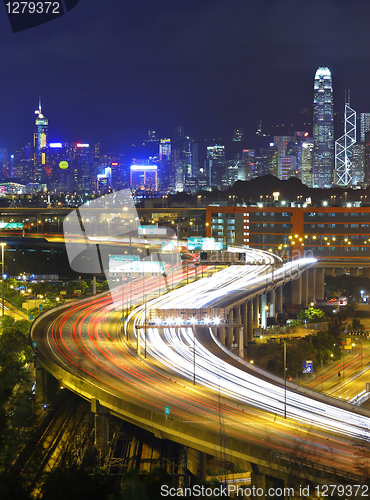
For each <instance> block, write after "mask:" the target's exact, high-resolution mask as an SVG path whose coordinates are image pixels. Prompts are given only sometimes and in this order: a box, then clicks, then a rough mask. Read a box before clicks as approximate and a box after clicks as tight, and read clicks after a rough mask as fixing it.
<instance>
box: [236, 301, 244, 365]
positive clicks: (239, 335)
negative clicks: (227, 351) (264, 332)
mask: <svg viewBox="0 0 370 500" xmlns="http://www.w3.org/2000/svg"><path fill="white" fill-rule="evenodd" d="M243 306H244V304H243ZM242 312H243V308H242V306H241V305H238V306H236V308H235V311H234V317H235V318H236V320H235V321H236V323H238V325H239V326H237V327H236V328H235V331H234V334H235V339H236V342H237V344H238V355H239V356H240V357H241V358H244V322H243V321H242V320H243V314H242Z"/></svg>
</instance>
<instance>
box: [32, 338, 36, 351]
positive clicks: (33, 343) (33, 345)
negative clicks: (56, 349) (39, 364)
mask: <svg viewBox="0 0 370 500" xmlns="http://www.w3.org/2000/svg"><path fill="white" fill-rule="evenodd" d="M32 347H33V348H34V349H36V347H37V340H33V341H32Z"/></svg>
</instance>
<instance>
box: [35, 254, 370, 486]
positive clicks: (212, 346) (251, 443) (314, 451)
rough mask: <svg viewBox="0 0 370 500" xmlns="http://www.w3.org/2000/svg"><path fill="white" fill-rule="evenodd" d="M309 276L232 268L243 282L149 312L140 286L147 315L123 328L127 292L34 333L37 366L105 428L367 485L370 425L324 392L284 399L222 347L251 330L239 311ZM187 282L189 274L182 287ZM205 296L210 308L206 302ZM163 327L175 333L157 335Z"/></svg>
mask: <svg viewBox="0 0 370 500" xmlns="http://www.w3.org/2000/svg"><path fill="white" fill-rule="evenodd" d="M311 265H312V262H303V261H302V262H296V263H292V264H291V265H290V267H285V268H284V267H282V268H279V269H275V270H274V271H273V273H274V276H273V277H272V271H271V264H270V263H268V262H267V260H266V266H265V268H264V269H262V268H261V267H258V270H257V271H256V268H255V267H254V271H253V272H251V270H250V269H249V270H248V266H240V268H239V269H237V267H238V266H233V267H232V269H235V271H233V272H234V273H235V275H233V274H232V273H231V274H230V271H228V269H225V270H224V271H221V272H219V273H216V274H215V275H214V276H212V277H210V278H204V279H203V280H199V281H197V282H196V283H195V284H189V285H187V286H185V287H182V288H181V289H177V290H174V291H173V292H170V293H168V294H165V295H163V296H161V297H159V298H157V299H152V300H149V301H148V302H147V303H146V304H145V305H144V304H142V305H141V306H140V303H141V302H142V280H137V283H136V286H137V289H136V292H134V293H133V303H134V305H137V306H138V307H137V308H136V309H135V310H134V311H133V312H132V313H131V314H130V315H129V316H128V318H127V320H126V321H125V322H124V325H125V327H124V328H122V321H121V313H120V312H119V311H116V310H115V307H114V303H117V300H118V301H119V300H122V303H123V302H124V301H125V300H127V293H126V294H124V293H123V291H122V289H121V288H117V289H116V290H114V291H113V292H112V293H113V294H114V295H115V297H114V300H112V297H111V296H110V295H101V296H98V297H93V298H91V299H87V300H83V301H79V302H76V303H74V304H73V305H69V306H64V307H61V308H58V309H55V310H52V311H50V312H48V313H45V314H44V315H42V316H40V317H39V318H38V319H37V320H36V321H35V322H34V324H33V325H32V329H31V338H32V340H35V341H36V342H37V359H38V362H39V363H40V364H41V365H42V366H43V367H44V368H45V369H46V370H48V371H49V372H50V373H52V374H53V375H54V376H55V377H56V378H57V379H58V380H59V382H60V385H61V386H62V387H68V388H69V389H71V390H73V391H74V392H76V393H78V394H80V395H81V396H82V397H84V398H85V399H87V400H90V401H92V402H93V404H94V407H95V409H96V412H97V416H98V418H99V415H100V413H104V408H106V409H107V410H108V411H110V412H112V413H113V414H115V415H118V416H120V417H121V418H124V419H125V420H128V421H130V422H132V423H134V424H136V425H139V426H141V427H142V428H145V429H147V430H149V431H151V432H153V433H154V434H155V435H156V436H158V437H162V438H167V439H171V440H174V441H176V442H179V443H182V444H184V445H186V446H188V447H191V448H194V449H197V450H199V451H201V452H205V453H209V454H212V455H218V456H222V457H224V458H226V459H228V460H230V461H232V462H238V463H239V464H240V466H241V467H243V468H246V469H247V470H251V471H253V472H254V473H255V472H257V471H258V472H262V473H265V474H271V475H276V474H279V475H280V476H282V477H287V476H288V474H289V468H288V467H287V466H286V464H285V462H284V461H281V460H280V461H276V460H275V458H276V457H277V456H295V457H298V458H300V459H301V460H302V463H303V462H304V463H307V464H310V466H307V465H305V466H302V467H300V469H299V471H297V474H298V475H299V477H301V478H304V479H306V480H311V481H315V482H316V483H317V482H319V481H322V482H326V481H328V478H329V480H330V481H336V482H343V481H344V479H345V478H346V477H347V476H348V478H350V477H352V475H353V478H354V480H357V481H358V480H359V479H358V478H356V477H355V474H356V464H355V458H354V445H355V444H356V443H357V442H359V441H362V440H364V439H365V440H367V439H368V437H369V425H370V418H369V417H370V414H368V413H367V412H366V411H364V410H361V409H359V408H357V407H354V406H351V405H348V404H346V403H343V402H338V401H336V400H334V399H331V398H328V397H325V396H319V395H318V394H317V393H313V392H309V391H308V392H307V393H306V394H302V392H301V390H300V389H299V388H298V387H294V386H292V385H291V384H287V387H286V388H285V387H284V384H283V381H282V380H280V379H278V378H275V379H274V378H271V377H270V378H269V377H267V374H265V373H261V372H258V371H256V370H253V369H251V367H250V365H249V364H247V363H245V362H244V360H243V356H235V355H233V356H231V355H230V352H229V351H228V350H227V349H226V347H225V346H224V344H225V336H224V331H225V330H227V335H228V336H229V335H231V332H232V334H233V336H234V340H235V338H236V337H237V335H238V333H237V332H240V330H244V328H241V325H243V324H245V322H247V323H248V321H249V319H248V306H246V307H245V308H244V310H245V311H246V318H244V319H243V317H242V318H241V321H239V319H238V317H236V318H235V321H234V316H233V317H232V318H231V317H230V311H231V310H233V309H235V307H242V305H243V304H244V303H245V301H249V300H252V301H253V300H254V299H255V297H258V295H259V294H263V293H267V292H269V291H271V290H274V289H275V288H276V286H279V287H281V286H282V285H283V283H284V282H286V281H289V280H290V279H292V278H295V281H297V278H299V277H300V276H301V275H302V273H304V272H306V271H307V269H308V268H309V267H310V266H311ZM262 267H263V266H262ZM243 273H244V274H243ZM182 278H183V275H182V272H180V273H179V274H178V275H176V276H175V279H178V280H181V279H182ZM145 287H146V295H147V297H148V296H150V295H151V294H154V293H155V289H156V287H157V278H155V279H153V280H152V281H150V280H149V282H148V283H146V285H145ZM203 287H205V288H203ZM216 289H217V294H216V293H215V292H212V290H216ZM201 290H202V292H201ZM198 292H199V293H201V296H202V297H207V300H206V301H203V302H201V301H200V298H199V295H198V296H197V295H196V294H197V293H198ZM243 296H244V302H243ZM187 297H188V298H190V297H193V300H195V301H196V303H195V304H194V303H192V302H188V299H187ZM222 297H224V299H222ZM253 297H254V298H253ZM181 299H182V300H181ZM179 300H180V303H179V302H178V301H179ZM189 300H190V299H189ZM176 301H177V302H176ZM175 305H176V307H175ZM179 305H181V308H180V307H179ZM123 306H124V304H123ZM181 309H182V310H185V309H187V311H188V317H187V318H184V315H183V316H181V315H180V316H179V318H181V319H182V321H183V323H181V322H180V320H178V323H177V324H174V323H173V322H172V323H171V321H174V320H176V318H173V319H172V320H171V321H170V320H169V318H170V314H171V315H172V313H173V312H174V311H175V310H176V311H180V313H181V312H182V311H181ZM203 310H204V311H205V310H207V311H208V317H207V318H206V317H204V316H202V315H201V314H200V315H199V317H197V315H196V314H195V316H194V317H195V318H196V319H195V321H194V320H193V319H192V318H193V316H191V315H192V314H194V311H203ZM222 310H226V311H228V312H227V313H226V315H224V316H222V315H221V314H220V312H221V311H222ZM159 311H161V314H162V316H159V315H158V316H157V314H158V312H159ZM256 311H257V309H256ZM241 312H242V311H241ZM154 315H155V316H154ZM156 318H158V320H160V321H162V322H164V323H165V322H166V321H167V324H162V325H155V324H154V323H156V322H157V319H156ZM166 318H167V319H166ZM216 318H217V319H216ZM215 319H216V321H215ZM231 320H232V321H231ZM185 321H186V322H189V323H185ZM150 323H151V324H150ZM224 329H225V330H224ZM239 335H240V334H239ZM226 344H227V341H226ZM239 354H240V353H239ZM194 374H195V376H194ZM194 382H195V383H194ZM39 397H40V396H39ZM41 397H42V395H41ZM96 401H99V404H96ZM166 406H168V407H170V416H169V417H168V416H166V415H165V414H164V409H165V407H166ZM99 408H100V409H99ZM285 414H286V417H287V418H284V415H285ZM274 457H275V458H274ZM334 457H335V464H336V466H335V469H336V470H335V471H334V470H332V469H330V470H331V472H330V474H329V476H328V475H327V474H325V473H324V472H322V471H323V468H326V470H328V468H332V466H333V458H334Z"/></svg>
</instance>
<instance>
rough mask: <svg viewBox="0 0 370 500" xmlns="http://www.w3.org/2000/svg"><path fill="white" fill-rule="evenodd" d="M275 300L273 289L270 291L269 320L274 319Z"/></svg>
mask: <svg viewBox="0 0 370 500" xmlns="http://www.w3.org/2000/svg"><path fill="white" fill-rule="evenodd" d="M275 300H276V292H275V288H273V289H272V290H270V311H269V316H270V317H271V318H274V317H275Z"/></svg>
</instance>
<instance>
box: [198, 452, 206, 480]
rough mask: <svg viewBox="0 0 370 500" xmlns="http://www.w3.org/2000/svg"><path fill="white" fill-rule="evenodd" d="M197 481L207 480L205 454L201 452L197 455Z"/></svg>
mask: <svg viewBox="0 0 370 500" xmlns="http://www.w3.org/2000/svg"><path fill="white" fill-rule="evenodd" d="M199 459H200V460H199V476H198V477H199V479H200V480H201V481H203V482H204V481H206V480H207V453H203V452H202V451H201V452H200V453H199Z"/></svg>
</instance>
